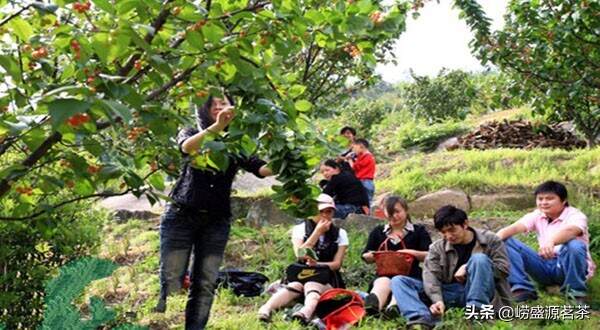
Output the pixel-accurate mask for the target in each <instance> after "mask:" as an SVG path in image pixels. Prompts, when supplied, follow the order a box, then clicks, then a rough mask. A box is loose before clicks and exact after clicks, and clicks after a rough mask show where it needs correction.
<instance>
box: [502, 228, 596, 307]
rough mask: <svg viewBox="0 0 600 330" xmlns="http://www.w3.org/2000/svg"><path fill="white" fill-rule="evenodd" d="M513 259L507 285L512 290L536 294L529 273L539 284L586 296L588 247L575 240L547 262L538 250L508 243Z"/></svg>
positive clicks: (514, 239) (507, 248) (508, 250)
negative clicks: (555, 286)
mask: <svg viewBox="0 0 600 330" xmlns="http://www.w3.org/2000/svg"><path fill="white" fill-rule="evenodd" d="M504 243H505V244H506V251H507V253H508V257H509V259H510V273H509V274H508V283H509V284H510V285H511V287H512V290H513V291H515V290H528V291H534V290H535V288H534V286H533V283H532V282H531V280H530V279H529V276H528V274H529V275H530V276H531V277H533V279H534V280H536V281H537V282H539V283H540V284H542V285H544V286H547V285H561V290H562V291H563V292H568V293H570V294H572V295H573V296H576V297H580V296H585V294H586V284H585V277H586V275H587V267H588V265H587V258H586V257H587V247H586V246H585V244H584V243H583V242H581V241H579V240H576V239H572V240H570V241H568V242H567V243H565V244H563V246H562V247H561V249H560V251H559V253H558V256H557V257H554V258H552V259H544V258H542V257H541V256H540V255H538V253H537V252H536V251H534V250H533V249H532V248H530V247H529V246H527V245H525V244H524V243H523V242H521V241H519V240H518V239H516V238H512V237H511V238H509V239H507V240H506V241H505V242H504Z"/></svg>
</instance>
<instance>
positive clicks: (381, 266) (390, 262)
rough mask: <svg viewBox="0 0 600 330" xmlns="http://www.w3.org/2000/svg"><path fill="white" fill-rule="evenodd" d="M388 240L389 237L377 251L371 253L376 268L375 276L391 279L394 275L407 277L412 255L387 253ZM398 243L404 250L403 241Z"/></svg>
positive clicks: (412, 259) (412, 258)
mask: <svg viewBox="0 0 600 330" xmlns="http://www.w3.org/2000/svg"><path fill="white" fill-rule="evenodd" d="M388 240H389V237H388V238H387V239H386V240H385V241H383V243H381V245H380V246H379V250H378V251H375V252H373V256H374V257H375V265H376V267H377V268H376V269H377V270H376V272H377V276H388V277H392V276H396V275H408V274H409V273H410V269H411V267H412V263H413V261H414V260H415V257H414V256H413V255H412V254H408V253H404V252H398V251H388V249H387V242H388ZM400 242H401V243H402V248H403V249H406V246H405V245H404V241H403V240H401V241H400Z"/></svg>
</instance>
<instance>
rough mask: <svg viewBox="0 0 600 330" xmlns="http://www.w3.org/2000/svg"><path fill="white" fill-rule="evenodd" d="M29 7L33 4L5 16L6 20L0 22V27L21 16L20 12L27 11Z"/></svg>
mask: <svg viewBox="0 0 600 330" xmlns="http://www.w3.org/2000/svg"><path fill="white" fill-rule="evenodd" d="M31 6H33V4H28V5H27V6H25V7H23V8H21V9H19V10H17V12H15V13H14V14H12V15H9V16H7V17H6V18H4V19H3V20H2V21H0V26H3V25H4V24H6V23H8V22H10V20H11V19H13V18H15V17H17V16H19V15H21V13H22V12H24V11H26V10H27V9H29V8H31Z"/></svg>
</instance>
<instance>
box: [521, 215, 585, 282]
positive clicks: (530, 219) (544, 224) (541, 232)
mask: <svg viewBox="0 0 600 330" xmlns="http://www.w3.org/2000/svg"><path fill="white" fill-rule="evenodd" d="M548 220H549V219H548V217H547V216H546V215H545V214H544V213H543V212H542V211H540V210H538V209H536V210H535V211H533V212H531V213H528V214H526V215H525V216H523V217H522V218H521V219H519V221H517V222H518V223H521V224H523V225H524V226H525V228H527V232H531V231H535V232H536V234H537V239H538V243H539V244H540V245H542V244H543V242H546V241H547V240H548V239H549V238H550V237H552V236H554V234H556V233H557V232H559V231H561V230H562V229H563V228H564V227H566V226H568V225H574V226H576V227H577V228H579V229H581V232H582V234H581V235H579V236H577V237H575V239H576V240H580V241H582V242H583V243H584V244H585V245H586V247H587V263H588V273H587V276H586V278H587V279H588V280H589V279H590V278H591V277H592V276H594V271H595V270H596V265H595V264H594V261H593V260H592V256H591V254H590V233H589V232H588V225H587V217H586V216H585V214H583V213H582V212H581V211H579V210H578V209H576V208H574V207H571V206H567V207H565V209H564V210H563V211H562V213H561V214H560V216H559V217H558V218H556V219H554V220H553V221H552V222H548ZM561 247H562V244H559V245H556V246H555V247H554V252H555V253H557V254H558V252H559V250H560V248H561Z"/></svg>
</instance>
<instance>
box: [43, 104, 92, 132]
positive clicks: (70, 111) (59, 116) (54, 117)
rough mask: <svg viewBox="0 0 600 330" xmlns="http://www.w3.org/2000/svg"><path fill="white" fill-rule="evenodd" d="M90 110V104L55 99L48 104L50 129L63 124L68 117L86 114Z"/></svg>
mask: <svg viewBox="0 0 600 330" xmlns="http://www.w3.org/2000/svg"><path fill="white" fill-rule="evenodd" d="M89 109H90V104H89V103H87V102H84V101H81V100H77V99H56V100H54V101H52V102H50V103H48V112H49V113H50V121H51V122H52V128H54V129H56V128H57V127H58V126H60V125H61V124H63V123H64V122H65V121H66V120H67V119H69V117H71V116H73V115H75V114H78V113H82V112H86V111H88V110H89Z"/></svg>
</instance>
